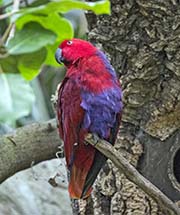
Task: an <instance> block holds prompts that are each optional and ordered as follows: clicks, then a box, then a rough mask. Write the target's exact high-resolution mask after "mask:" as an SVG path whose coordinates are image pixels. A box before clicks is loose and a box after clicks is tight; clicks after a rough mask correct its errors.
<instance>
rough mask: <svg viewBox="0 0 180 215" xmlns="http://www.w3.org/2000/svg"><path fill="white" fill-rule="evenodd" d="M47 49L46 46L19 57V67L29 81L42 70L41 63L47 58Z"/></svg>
mask: <svg viewBox="0 0 180 215" xmlns="http://www.w3.org/2000/svg"><path fill="white" fill-rule="evenodd" d="M46 55H47V51H46V49H45V48H42V49H41V50H39V51H37V52H33V53H30V54H24V55H21V56H20V57H19V63H18V68H19V71H20V73H21V75H22V76H23V77H24V78H25V79H26V80H28V81H30V80H32V79H33V78H35V77H36V76H37V75H38V74H39V71H40V68H41V65H42V64H43V62H44V61H45V59H46Z"/></svg>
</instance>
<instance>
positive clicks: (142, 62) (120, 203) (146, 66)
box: [74, 0, 180, 215]
mask: <svg viewBox="0 0 180 215" xmlns="http://www.w3.org/2000/svg"><path fill="white" fill-rule="evenodd" d="M111 4H112V5H111V6H112V15H111V16H107V15H106V16H98V17H96V16H95V15H93V14H88V15H87V16H88V22H89V27H90V33H89V40H90V41H91V42H93V43H95V44H96V46H99V48H101V49H102V50H104V51H105V52H106V53H107V55H108V56H109V57H110V59H111V63H112V65H113V67H114V68H115V69H116V71H117V72H118V74H119V77H120V80H121V82H122V88H123V92H124V110H123V118H122V126H121V129H120V132H119V135H118V140H117V143H116V145H115V147H116V149H118V150H119V151H121V152H123V154H124V157H125V158H127V159H128V160H129V162H130V163H131V164H133V165H134V166H135V167H137V169H138V170H139V171H140V172H141V173H142V174H143V175H144V176H145V177H147V178H148V179H149V180H150V181H151V182H153V183H154V184H155V185H157V186H158V187H159V189H161V191H163V192H164V193H165V194H166V195H167V196H168V197H170V198H171V199H172V200H173V201H175V202H176V201H179V200H180V144H179V139H180V131H179V126H180V94H179V92H180V61H179V60H180V50H179V44H180V37H179V35H180V26H179V23H180V22H179V21H180V3H179V1H177V0H166V1H162V0H151V1H145V0H136V1H135V0H134V1H133V0H112V1H111ZM74 205H75V206H74V214H88V215H91V214H95V215H96V214H104V215H108V214H113V215H115V214H118V215H121V214H133V215H141V214H146V215H148V214H151V215H152V214H153V215H155V214H163V215H164V214H165V213H164V212H163V211H161V209H160V208H159V206H158V205H157V204H156V202H154V201H153V200H152V199H151V198H150V197H149V196H147V195H146V194H145V193H144V192H143V191H142V190H141V189H139V188H138V187H137V186H135V185H134V184H133V183H132V182H130V181H129V180H128V179H127V178H126V177H125V176H124V174H120V173H119V172H118V171H117V168H116V167H115V166H114V165H113V164H112V162H108V164H107V165H106V166H105V167H104V169H103V170H102V171H101V172H100V174H99V176H98V179H97V181H96V183H95V186H94V190H93V194H92V196H91V198H89V199H88V200H87V201H85V200H84V201H82V200H81V201H79V202H77V201H75V203H74ZM92 207H93V208H92Z"/></svg>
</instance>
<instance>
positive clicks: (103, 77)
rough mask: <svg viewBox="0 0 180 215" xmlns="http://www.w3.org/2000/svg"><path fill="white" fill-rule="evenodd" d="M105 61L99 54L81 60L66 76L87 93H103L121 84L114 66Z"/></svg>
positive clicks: (73, 65) (69, 69)
mask: <svg viewBox="0 0 180 215" xmlns="http://www.w3.org/2000/svg"><path fill="white" fill-rule="evenodd" d="M105 60H106V59H102V58H101V57H100V56H99V55H97V54H96V55H93V56H91V57H89V58H81V59H79V60H78V61H77V62H76V63H74V64H72V66H71V67H70V68H68V71H67V74H66V76H67V77H69V78H72V79H74V81H75V82H76V83H77V84H79V86H80V87H81V88H83V90H85V91H90V92H92V93H101V92H103V91H104V90H107V89H108V88H111V87H112V86H114V84H115V85H118V84H119V83H118V81H117V78H116V75H115V73H114V70H113V68H112V66H111V65H110V63H109V62H108V61H107V64H106V63H105V62H106V61H105ZM104 61H105V62H104Z"/></svg>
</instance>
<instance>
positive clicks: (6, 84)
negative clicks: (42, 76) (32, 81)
mask: <svg viewBox="0 0 180 215" xmlns="http://www.w3.org/2000/svg"><path fill="white" fill-rule="evenodd" d="M34 101H35V96H34V93H33V90H32V88H31V87H30V85H29V83H28V82H26V81H25V80H24V79H23V78H22V77H21V76H20V75H19V74H3V73H2V74H0V110H1V114H0V122H1V123H8V124H13V123H14V122H15V121H16V120H17V119H19V118H20V117H24V116H27V115H28V114H29V113H30V112H31V109H32V104H33V103H34Z"/></svg>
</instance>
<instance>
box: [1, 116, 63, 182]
mask: <svg viewBox="0 0 180 215" xmlns="http://www.w3.org/2000/svg"><path fill="white" fill-rule="evenodd" d="M56 127H57V126H56V120H50V121H48V122H45V123H41V124H39V123H35V124H32V125H29V126H25V127H23V128H19V129H17V130H16V131H15V133H13V134H8V135H4V136H0V183H2V182H3V181H4V180H6V179H7V178H9V177H10V176H12V175H13V174H15V173H17V172H18V171H21V170H24V169H27V168H29V167H31V166H32V165H34V164H37V163H39V162H41V161H44V160H49V159H51V158H55V157H56V153H57V152H58V151H59V150H58V147H59V146H61V145H62V142H61V141H60V139H59V137H58V133H57V128H56ZM59 156H60V155H59Z"/></svg>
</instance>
